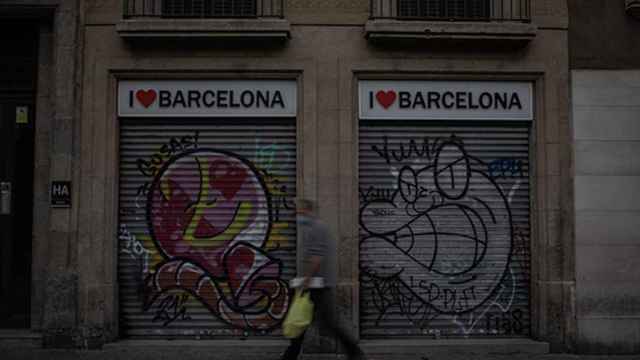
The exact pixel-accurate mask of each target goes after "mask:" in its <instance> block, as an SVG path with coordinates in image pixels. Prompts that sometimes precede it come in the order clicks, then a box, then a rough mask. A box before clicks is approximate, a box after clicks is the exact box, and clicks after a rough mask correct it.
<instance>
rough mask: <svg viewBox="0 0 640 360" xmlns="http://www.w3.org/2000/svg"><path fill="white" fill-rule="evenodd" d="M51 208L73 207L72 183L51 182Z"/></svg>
mask: <svg viewBox="0 0 640 360" xmlns="http://www.w3.org/2000/svg"><path fill="white" fill-rule="evenodd" d="M51 207H57V208H68V207H71V181H52V182H51Z"/></svg>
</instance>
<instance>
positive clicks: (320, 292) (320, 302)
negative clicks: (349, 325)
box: [282, 289, 362, 360]
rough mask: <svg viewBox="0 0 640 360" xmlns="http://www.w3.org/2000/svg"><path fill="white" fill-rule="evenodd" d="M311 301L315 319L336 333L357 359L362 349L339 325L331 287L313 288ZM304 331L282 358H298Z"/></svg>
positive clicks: (285, 359) (289, 359)
mask: <svg viewBox="0 0 640 360" xmlns="http://www.w3.org/2000/svg"><path fill="white" fill-rule="evenodd" d="M310 292H311V301H313V305H314V316H313V321H314V322H316V323H317V324H318V325H319V326H320V329H321V331H322V330H323V329H324V330H328V331H330V332H331V334H334V335H335V337H336V338H337V339H338V341H339V342H340V343H342V345H343V346H344V348H345V350H346V351H347V355H348V356H349V359H357V358H358V356H359V355H360V354H362V351H361V350H360V347H359V346H358V345H357V344H356V342H355V341H354V340H353V339H352V338H351V337H350V336H349V335H347V333H346V332H345V331H344V330H343V329H341V328H340V327H339V326H338V322H337V318H336V316H335V312H334V311H333V307H332V306H331V292H330V291H329V289H311V290H310ZM303 341H304V333H303V334H302V335H300V337H297V338H295V339H291V344H290V345H289V347H288V348H287V350H286V351H285V353H284V355H283V356H282V360H296V359H298V355H299V354H300V350H302V343H303Z"/></svg>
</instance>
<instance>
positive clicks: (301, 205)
mask: <svg viewBox="0 0 640 360" xmlns="http://www.w3.org/2000/svg"><path fill="white" fill-rule="evenodd" d="M296 206H297V207H298V209H300V210H306V211H315V209H316V204H315V203H314V202H313V200H309V199H297V200H296Z"/></svg>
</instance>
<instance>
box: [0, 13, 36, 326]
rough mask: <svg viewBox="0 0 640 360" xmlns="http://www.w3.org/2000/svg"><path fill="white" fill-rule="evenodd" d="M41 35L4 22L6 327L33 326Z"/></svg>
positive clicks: (0, 195)
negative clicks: (32, 261) (38, 41)
mask: <svg viewBox="0 0 640 360" xmlns="http://www.w3.org/2000/svg"><path fill="white" fill-rule="evenodd" d="M37 35H38V31H37V27H36V26H29V25H27V24H25V23H24V22H21V23H14V24H11V23H5V24H3V25H1V26H0V47H1V48H2V49H6V50H8V51H3V52H2V54H1V55H0V229H1V230H0V328H28V327H29V324H30V316H29V315H30V312H31V311H30V307H31V301H30V300H31V291H30V288H31V259H32V256H31V254H32V250H31V247H32V228H33V227H32V224H33V168H34V130H35V124H34V120H35V94H36V78H37V76H36V74H37V49H38V47H37V38H38V36H37Z"/></svg>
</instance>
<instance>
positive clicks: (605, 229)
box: [569, 1, 640, 353]
mask: <svg viewBox="0 0 640 360" xmlns="http://www.w3.org/2000/svg"><path fill="white" fill-rule="evenodd" d="M569 5H570V31H569V44H570V54H571V70H572V72H571V83H572V113H573V114H572V121H573V134H574V139H575V191H576V195H575V196H576V198H575V201H576V309H577V324H578V342H577V344H578V350H579V351H580V352H588V353H609V352H610V353H631V352H636V353H637V352H638V351H640V348H639V347H638V344H639V343H640V339H639V337H638V336H639V334H640V332H639V331H638V329H639V328H640V325H639V322H638V314H639V313H640V300H639V295H638V294H637V291H636V290H637V281H638V270H637V268H638V265H639V263H638V259H637V256H635V255H636V254H638V250H639V249H638V244H637V241H635V240H636V239H637V238H638V233H639V232H640V225H639V224H640V222H639V221H638V220H639V218H638V210H639V209H638V206H637V205H636V202H637V199H638V194H639V192H640V178H638V175H639V172H638V171H639V167H638V166H639V164H638V161H637V160H636V159H635V158H636V154H637V153H638V150H640V148H639V146H640V145H639V144H640V143H639V142H638V140H639V136H640V132H639V131H640V129H639V126H640V125H639V124H640V123H639V122H638V119H640V110H639V109H640V107H639V106H640V99H639V98H638V89H639V87H640V81H639V80H640V78H639V75H640V46H639V45H640V44H639V43H638V41H640V40H639V38H638V33H639V32H640V20H638V19H634V18H632V17H631V16H629V15H627V14H626V13H625V9H624V6H625V2H624V1H588V2H581V1H570V2H569ZM596 28H597V30H596Z"/></svg>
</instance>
